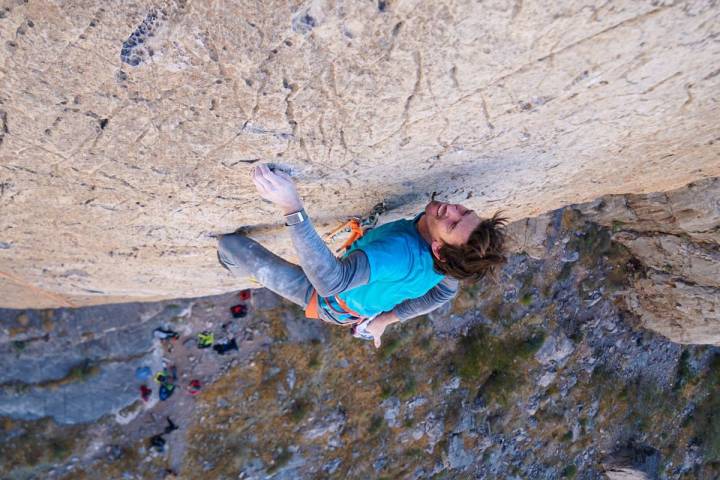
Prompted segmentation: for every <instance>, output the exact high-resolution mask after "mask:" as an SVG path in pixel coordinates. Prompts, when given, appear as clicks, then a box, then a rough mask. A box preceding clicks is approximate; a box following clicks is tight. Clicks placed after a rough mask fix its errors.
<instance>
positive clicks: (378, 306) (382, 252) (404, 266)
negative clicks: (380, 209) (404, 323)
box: [338, 214, 444, 317]
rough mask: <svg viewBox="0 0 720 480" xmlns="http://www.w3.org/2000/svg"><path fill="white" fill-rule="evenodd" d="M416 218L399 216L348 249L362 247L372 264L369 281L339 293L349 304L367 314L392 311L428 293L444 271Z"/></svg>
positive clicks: (366, 315)
mask: <svg viewBox="0 0 720 480" xmlns="http://www.w3.org/2000/svg"><path fill="white" fill-rule="evenodd" d="M421 216H422V214H420V215H418V216H417V217H415V219H413V220H406V219H403V220H397V221H395V222H390V223H386V224H385V225H381V226H379V227H377V228H374V229H372V230H370V231H368V232H367V233H365V234H364V235H363V236H362V237H361V238H359V239H358V240H356V241H355V243H353V245H352V247H350V249H349V250H348V251H347V252H346V253H345V255H349V254H350V252H352V251H354V250H362V251H363V252H365V255H367V258H368V263H369V264H370V280H369V281H368V283H367V284H366V285H362V286H360V287H356V288H353V289H351V290H346V291H344V292H342V293H340V294H339V295H338V296H339V297H340V298H341V299H342V300H344V301H345V303H347V306H348V307H350V308H351V309H353V310H354V311H356V312H358V313H359V314H361V315H363V316H365V317H372V316H375V315H378V314H380V313H382V312H388V311H390V310H392V309H393V307H395V306H396V305H398V304H400V303H402V302H404V301H405V300H408V299H411V298H418V297H422V296H423V295H425V294H426V293H427V292H428V291H430V290H431V289H432V288H433V287H434V286H435V285H437V284H438V283H440V281H441V280H442V279H443V278H444V275H442V274H440V273H437V272H436V271H435V269H434V268H433V256H432V251H431V250H430V245H428V244H427V242H425V240H424V239H423V238H422V237H421V236H420V232H418V231H417V228H416V225H415V224H416V223H417V221H418V219H419V218H420V217H421Z"/></svg>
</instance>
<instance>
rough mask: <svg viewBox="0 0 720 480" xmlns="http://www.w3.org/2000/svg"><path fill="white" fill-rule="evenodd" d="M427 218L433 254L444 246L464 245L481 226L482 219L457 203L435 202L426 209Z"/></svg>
mask: <svg viewBox="0 0 720 480" xmlns="http://www.w3.org/2000/svg"><path fill="white" fill-rule="evenodd" d="M425 217H426V218H427V220H426V221H427V226H428V231H429V233H430V236H431V237H432V245H431V246H432V249H433V252H435V251H436V249H439V248H440V247H442V245H444V244H449V245H462V244H464V243H466V242H467V241H468V238H470V234H471V233H472V231H473V230H475V227H477V226H478V225H479V224H480V221H481V220H480V217H479V216H478V214H477V213H475V212H474V211H473V210H469V209H467V208H465V207H463V206H462V205H460V204H457V203H442V202H437V201H435V200H433V201H431V202H430V203H428V204H427V206H426V207H425Z"/></svg>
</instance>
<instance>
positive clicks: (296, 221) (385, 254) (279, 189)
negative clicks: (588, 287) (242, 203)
mask: <svg viewBox="0 0 720 480" xmlns="http://www.w3.org/2000/svg"><path fill="white" fill-rule="evenodd" d="M251 174H252V180H253V182H254V184H255V187H256V188H257V191H258V193H259V194H260V196H261V197H262V198H264V199H265V200H268V201H270V202H272V203H273V204H275V205H276V206H277V207H278V208H279V209H280V211H281V213H282V214H283V215H284V216H285V225H286V228H287V229H288V231H289V233H290V237H291V238H292V242H293V245H294V247H295V250H296V252H297V256H298V259H299V262H300V264H299V265H295V264H292V263H290V262H287V261H286V260H284V259H282V258H280V257H279V256H277V255H275V254H273V253H272V252H270V251H269V250H267V249H266V248H265V247H263V246H262V245H260V244H259V243H258V242H256V241H254V240H252V239H250V238H248V237H247V236H245V235H243V234H240V233H234V234H229V235H223V236H221V237H220V239H219V242H218V258H219V260H220V263H221V264H222V265H223V266H224V267H225V268H227V269H228V270H230V271H231V272H232V273H233V274H234V275H236V276H237V277H240V278H248V277H250V278H254V279H255V280H257V281H258V282H260V283H261V284H262V285H263V286H265V287H266V288H268V289H269V290H272V291H273V292H275V293H277V294H278V295H281V296H283V297H285V298H287V299H288V300H290V301H292V302H294V303H296V304H298V305H300V306H301V307H303V308H304V309H305V314H306V315H307V316H308V318H319V319H322V320H324V321H326V322H330V323H334V324H340V325H356V326H360V327H362V333H363V335H362V336H363V337H365V338H368V339H370V338H372V340H373V341H374V344H375V346H376V347H379V346H380V343H381V337H382V334H383V332H384V331H385V329H386V328H387V327H388V326H389V325H391V324H393V323H396V322H400V321H406V320H409V319H410V318H414V317H417V316H419V315H423V314H426V313H429V312H431V311H433V310H435V309H436V308H438V307H440V306H442V305H443V304H445V303H447V302H449V301H450V300H451V299H452V298H453V297H454V296H455V295H456V294H457V292H458V288H459V284H460V282H461V281H468V282H475V281H478V280H480V279H482V278H485V277H486V276H489V275H490V276H494V275H495V274H496V271H497V269H498V268H499V267H500V266H501V265H502V264H503V263H504V262H505V261H506V257H505V251H504V241H505V224H506V222H507V220H506V219H505V218H502V217H500V215H499V212H497V213H495V214H494V215H493V216H492V217H490V218H481V217H480V216H479V215H478V214H477V213H475V212H474V211H473V210H470V209H468V208H466V207H464V206H462V205H459V204H450V203H442V202H437V201H435V200H432V201H430V203H428V204H427V205H426V206H425V209H424V211H423V212H421V213H420V214H418V215H417V216H416V217H415V218H414V219H412V220H408V219H402V220H397V221H394V222H390V223H386V224H384V225H381V226H379V227H376V228H374V229H372V230H370V231H368V232H366V233H365V234H364V235H363V236H362V237H360V238H359V239H357V240H356V241H355V242H354V243H353V244H352V245H351V246H350V248H349V249H348V250H347V251H346V252H345V253H344V254H343V256H342V257H341V258H336V257H335V255H333V253H332V252H331V251H330V249H329V248H328V247H327V245H325V243H324V242H323V241H322V239H321V238H320V236H319V235H318V233H317V232H316V231H315V227H314V226H313V224H312V222H311V220H310V218H309V217H308V215H307V213H306V212H305V209H304V208H303V203H302V201H301V199H300V196H299V195H298V193H297V189H296V188H295V183H294V182H293V180H292V179H291V178H290V176H289V175H287V174H286V173H284V172H280V171H271V170H270V168H269V167H268V166H267V165H261V166H259V167H256V168H253V170H252V173H251Z"/></svg>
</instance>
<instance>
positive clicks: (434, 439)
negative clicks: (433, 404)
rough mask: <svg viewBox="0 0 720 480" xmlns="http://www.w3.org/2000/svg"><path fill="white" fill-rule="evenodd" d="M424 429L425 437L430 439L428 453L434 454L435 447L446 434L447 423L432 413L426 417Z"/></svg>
mask: <svg viewBox="0 0 720 480" xmlns="http://www.w3.org/2000/svg"><path fill="white" fill-rule="evenodd" d="M424 427H425V435H427V437H428V446H427V448H426V451H427V452H428V453H432V451H433V450H434V449H435V445H436V444H437V443H438V442H439V441H440V439H441V438H442V436H443V433H444V432H445V421H444V420H443V419H442V418H439V417H436V416H435V413H434V412H430V413H428V415H427V417H425V422H424Z"/></svg>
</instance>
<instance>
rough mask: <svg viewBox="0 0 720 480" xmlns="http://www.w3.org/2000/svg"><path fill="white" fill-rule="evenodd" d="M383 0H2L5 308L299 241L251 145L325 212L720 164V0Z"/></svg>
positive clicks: (193, 281)
mask: <svg viewBox="0 0 720 480" xmlns="http://www.w3.org/2000/svg"><path fill="white" fill-rule="evenodd" d="M382 4H383V5H385V8H384V9H383V11H380V9H379V8H378V6H379V5H378V3H374V2H347V1H340V2H329V1H319V0H316V1H312V2H306V3H299V2H292V3H291V2H259V3H258V2H243V1H217V2H201V1H195V2H187V1H164V2H163V1H156V2H150V1H139V2H131V3H122V4H117V5H112V6H110V5H109V4H108V3H107V2H98V1H90V0H88V1H75V2H63V3H53V2H44V1H33V0H31V1H29V2H28V3H22V2H16V1H11V0H3V1H2V2H1V3H0V51H1V52H2V53H1V54H0V242H1V243H0V272H1V273H0V305H2V306H6V307H29V306H32V307H49V306H58V305H71V304H74V305H84V304H91V303H103V302H108V301H128V300H151V299H157V298H167V297H180V296H200V295H207V294H212V293H219V292H222V291H226V290H229V289H232V288H239V287H240V286H241V284H240V283H238V282H236V281H235V280H234V279H232V278H231V277H229V276H228V275H226V274H225V272H224V271H223V270H221V269H220V268H219V267H218V266H217V263H216V261H215V253H214V249H215V242H214V239H213V238H212V235H213V234H216V233H219V232H227V231H231V230H234V229H235V228H237V227H238V226H240V225H254V226H260V227H262V228H261V229H260V230H257V231H256V235H257V236H258V238H259V239H261V240H264V241H267V242H268V243H269V245H270V247H271V248H274V249H276V250H277V251H278V252H280V253H281V254H283V255H286V256H290V255H291V252H290V249H289V245H288V242H287V238H286V237H285V236H284V235H283V234H282V233H281V229H280V227H279V224H280V219H279V218H278V215H277V214H276V212H275V210H274V209H273V208H272V207H271V206H269V205H267V204H265V203H263V202H262V201H260V200H259V199H258V197H257V196H256V195H255V193H254V191H253V188H252V185H251V183H250V181H249V179H248V170H249V168H250V165H251V162H253V161H255V160H257V159H263V160H268V161H273V162H276V163H280V164H282V165H284V166H286V167H288V168H289V169H291V170H292V172H293V174H294V175H295V177H296V178H297V180H298V182H299V184H300V190H301V192H302V194H303V196H304V197H305V199H306V202H307V206H308V210H309V211H310V213H311V214H312V215H313V217H314V218H315V219H316V222H317V224H318V225H319V226H320V227H321V228H322V229H325V230H327V229H328V228H329V227H330V226H332V225H334V224H335V222H337V221H338V220H340V219H343V218H344V217H345V216H347V215H350V214H357V213H362V212H364V211H367V210H368V209H369V208H370V207H371V206H372V205H374V204H375V203H377V202H378V201H379V200H381V199H387V200H388V202H389V203H390V205H391V206H392V207H394V208H393V210H392V211H391V212H390V214H389V215H388V216H387V219H393V218H397V217H399V216H404V215H409V214H411V213H413V212H415V211H417V210H418V209H419V208H421V206H422V205H423V204H424V203H425V201H426V200H427V198H428V195H429V194H430V193H431V192H432V191H438V192H440V193H441V194H442V195H443V196H444V198H446V199H448V200H452V201H463V202H465V203H466V204H467V205H469V206H471V207H473V208H475V209H478V210H479V211H482V212H491V211H493V210H495V209H497V208H501V207H502V208H505V209H506V210H507V212H508V213H509V214H510V215H511V217H512V218H513V219H521V218H524V217H526V216H532V215H537V214H540V213H542V212H545V211H548V210H551V209H553V208H556V207H559V206H561V205H564V204H568V203H578V202H583V201H588V200H591V199H594V198H597V197H599V196H601V195H603V194H607V193H624V192H649V191H664V190H669V189H672V188H677V187H680V186H682V185H684V184H686V183H688V182H690V181H693V180H696V179H700V178H703V177H708V176H716V175H720V158H719V157H718V154H719V150H718V145H719V144H718V142H720V137H719V134H718V129H717V118H718V117H719V115H718V114H719V113H720V112H719V110H720V109H719V108H718V92H719V91H720V89H719V88H718V87H720V75H719V73H720V70H718V62H717V58H718V54H720V43H718V41H717V40H718V32H720V30H719V28H720V26H719V21H718V13H719V12H720V7H718V6H716V5H715V3H714V2H712V1H709V0H708V1H702V0H701V1H686V2H682V1H679V2H675V3H671V2H664V1H661V2H656V1H655V2H649V1H639V2H636V1H625V2H606V3H598V2H591V1H568V2H549V1H548V2H539V1H527V0H526V1H520V0H517V1H486V2H482V3H477V2H470V1H447V2H421V1H416V2H412V1H399V0H395V1H388V2H382ZM143 23H144V26H142V25H143ZM141 26H142V28H140V27H141ZM143 29H144V32H143V31H142V30H143ZM133 32H138V34H139V37H141V39H142V43H141V44H140V43H139V42H138V41H137V38H136V39H135V40H132V39H131V34H133ZM150 34H152V35H150ZM133 43H134V44H133Z"/></svg>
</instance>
